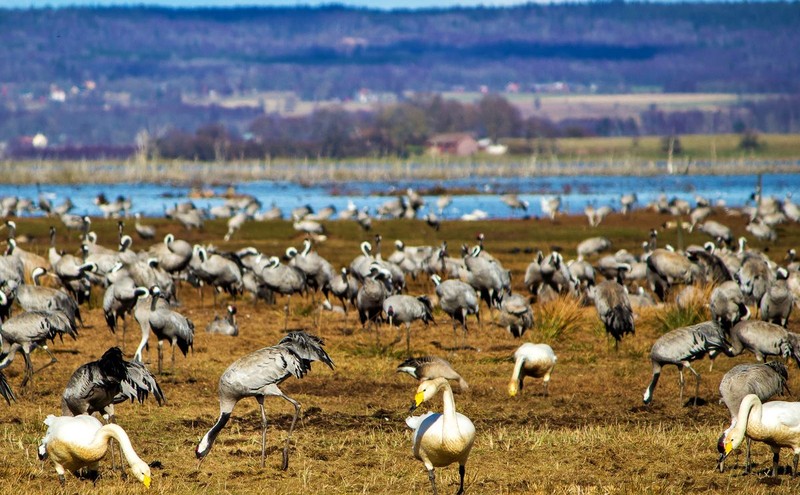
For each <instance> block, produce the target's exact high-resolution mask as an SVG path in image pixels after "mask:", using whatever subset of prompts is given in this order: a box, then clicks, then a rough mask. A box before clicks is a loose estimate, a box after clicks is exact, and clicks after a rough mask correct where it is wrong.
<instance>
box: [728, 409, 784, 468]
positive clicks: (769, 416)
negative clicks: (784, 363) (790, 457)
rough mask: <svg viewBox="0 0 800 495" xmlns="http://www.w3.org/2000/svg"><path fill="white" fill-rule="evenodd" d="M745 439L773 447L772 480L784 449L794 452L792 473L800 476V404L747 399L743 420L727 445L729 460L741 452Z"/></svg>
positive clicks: (731, 433) (733, 430) (739, 421)
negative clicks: (799, 464) (799, 471)
mask: <svg viewBox="0 0 800 495" xmlns="http://www.w3.org/2000/svg"><path fill="white" fill-rule="evenodd" d="M745 436H747V437H749V438H751V439H753V440H756V441H759V442H764V443H765V444H767V445H769V446H770V448H771V449H772V476H777V475H778V459H779V456H780V450H781V447H787V448H790V449H792V452H794V462H793V464H792V473H793V474H796V473H797V461H798V459H800V402H784V401H773V402H767V403H764V404H762V403H761V400H760V399H759V398H758V396H757V395H755V394H750V395H747V396H746V397H745V398H744V399H742V404H741V405H740V406H739V416H738V418H737V419H736V426H734V427H733V428H732V429H731V430H730V431H729V432H728V434H727V435H726V436H725V439H724V441H723V449H724V452H723V455H724V456H725V457H727V456H728V455H729V454H730V453H731V452H732V451H733V450H735V449H737V448H739V446H740V445H741V444H742V441H743V440H744V438H745Z"/></svg>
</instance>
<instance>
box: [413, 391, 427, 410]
mask: <svg viewBox="0 0 800 495" xmlns="http://www.w3.org/2000/svg"><path fill="white" fill-rule="evenodd" d="M423 402H425V394H423V393H422V392H417V394H416V395H415V396H414V402H412V403H411V409H410V411H413V410H414V409H416V408H418V407H419V405H420V404H422V403H423Z"/></svg>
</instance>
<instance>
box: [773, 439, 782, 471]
mask: <svg viewBox="0 0 800 495" xmlns="http://www.w3.org/2000/svg"><path fill="white" fill-rule="evenodd" d="M780 458H781V449H780V447H773V448H772V477H773V478H777V477H778V461H779V460H780Z"/></svg>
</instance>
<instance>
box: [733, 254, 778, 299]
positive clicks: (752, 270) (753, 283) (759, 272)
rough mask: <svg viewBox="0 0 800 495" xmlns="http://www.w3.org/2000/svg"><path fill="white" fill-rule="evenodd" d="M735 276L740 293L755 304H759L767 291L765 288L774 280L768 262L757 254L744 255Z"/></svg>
mask: <svg viewBox="0 0 800 495" xmlns="http://www.w3.org/2000/svg"><path fill="white" fill-rule="evenodd" d="M737 276H738V277H737V278H738V279H739V286H740V287H741V288H742V293H743V294H744V295H745V296H746V297H748V298H749V299H750V301H752V302H753V303H755V305H756V306H758V305H759V304H760V302H761V298H762V297H764V294H766V293H767V288H768V287H769V286H770V285H772V283H773V282H774V281H775V276H774V274H773V272H772V270H770V268H769V264H767V262H766V261H765V260H764V259H763V258H762V257H760V256H757V255H750V256H745V259H744V261H742V266H741V268H739V271H738V272H737Z"/></svg>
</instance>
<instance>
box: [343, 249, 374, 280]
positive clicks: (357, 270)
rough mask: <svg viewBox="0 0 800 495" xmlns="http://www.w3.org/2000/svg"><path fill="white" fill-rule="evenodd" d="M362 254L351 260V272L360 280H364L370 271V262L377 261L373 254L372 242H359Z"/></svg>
mask: <svg viewBox="0 0 800 495" xmlns="http://www.w3.org/2000/svg"><path fill="white" fill-rule="evenodd" d="M359 248H360V249H361V254H359V255H358V256H356V257H355V258H353V261H351V262H350V267H349V268H350V273H352V274H353V275H354V276H355V277H356V278H358V279H359V281H361V280H364V277H366V276H367V275H369V273H370V264H371V263H372V262H373V261H375V257H373V256H372V244H370V243H369V242H367V241H364V242H362V243H361V244H359Z"/></svg>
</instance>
